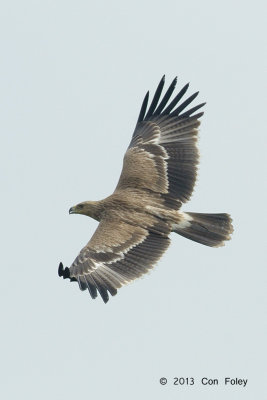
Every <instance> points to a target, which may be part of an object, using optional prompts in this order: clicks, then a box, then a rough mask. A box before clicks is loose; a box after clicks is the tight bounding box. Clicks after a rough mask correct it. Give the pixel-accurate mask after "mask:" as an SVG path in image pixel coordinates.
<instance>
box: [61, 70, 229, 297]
mask: <svg viewBox="0 0 267 400" xmlns="http://www.w3.org/2000/svg"><path fill="white" fill-rule="evenodd" d="M164 80H165V77H163V78H162V79H161V81H160V83H159V85H158V87H157V90H156V92H155V95H154V97H153V99H152V102H151V105H150V107H149V109H148V110H147V106H148V93H147V94H146V96H145V99H144V101H143V104H142V107H141V111H140V114H139V118H138V121H137V125H136V128H135V131H134V133H133V136H132V140H131V143H130V145H129V147H128V150H127V151H126V153H125V156H124V161H123V168H122V172H121V176H120V179H119V182H118V185H117V187H116V189H115V191H114V193H113V194H112V195H111V196H109V197H107V198H106V199H104V200H101V201H86V202H83V203H80V204H78V205H76V206H74V207H72V208H71V209H70V213H71V214H74V213H76V214H84V215H87V216H89V217H92V218H94V219H96V220H97V221H99V225H98V227H97V229H96V231H95V233H94V235H93V236H92V238H91V240H90V241H89V242H88V244H87V245H86V246H85V247H84V248H83V249H82V250H81V252H80V254H79V255H78V256H77V258H76V259H75V260H74V262H73V264H72V265H71V266H70V267H69V268H67V267H66V268H65V269H64V268H63V265H62V263H60V265H59V271H58V272H59V276H63V278H70V280H71V281H77V282H78V284H79V287H80V289H81V290H85V289H88V290H89V293H90V295H91V297H92V298H95V297H96V296H97V292H99V293H100V295H101V297H102V299H103V301H104V302H105V303H106V302H107V301H108V299H109V294H108V293H110V294H111V295H112V296H114V295H115V294H116V293H117V289H118V288H120V287H121V286H122V285H125V284H127V283H128V282H131V281H133V280H134V279H136V278H138V277H140V276H141V275H143V274H145V273H146V272H147V271H149V270H150V269H151V268H152V267H153V265H154V264H155V263H156V262H157V261H158V259H159V258H160V257H161V256H162V254H163V253H164V251H165V250H166V249H167V247H168V246H169V244H170V239H169V234H170V233H171V232H176V233H179V234H180V235H182V236H184V237H186V238H188V239H191V240H194V241H196V242H199V243H202V244H204V245H207V246H211V247H218V246H222V245H223V244H224V241H225V240H229V239H230V235H231V233H232V231H233V228H232V224H231V218H230V216H229V215H228V214H200V213H185V212H182V211H180V208H181V206H182V204H183V203H185V202H186V201H188V200H189V199H190V197H191V194H192V192H193V188H194V185H195V181H196V172H197V164H198V150H197V146H196V142H197V135H198V126H199V124H200V122H199V118H200V117H201V116H202V115H203V112H200V113H197V114H196V111H197V110H198V109H200V108H201V107H203V105H204V104H205V103H202V104H199V105H197V106H195V107H193V108H191V109H189V110H187V111H185V109H186V107H187V106H188V105H189V104H190V103H191V102H192V101H193V100H194V99H195V97H196V96H197V94H198V93H195V94H193V95H192V96H190V97H189V98H187V99H186V100H184V101H183V102H181V103H180V100H181V99H182V97H183V96H184V94H185V92H186V91H187V89H188V86H189V85H188V84H187V85H186V86H184V87H183V88H182V89H181V90H180V92H179V93H178V94H177V95H176V96H175V97H174V98H173V100H172V101H170V97H171V95H172V93H173V91H174V89H175V86H176V82H177V78H175V79H174V80H173V82H172V83H171V85H170V87H169V88H168V90H167V91H166V93H165V95H164V96H163V98H162V100H161V101H160V97H161V93H162V90H163V86H164Z"/></svg>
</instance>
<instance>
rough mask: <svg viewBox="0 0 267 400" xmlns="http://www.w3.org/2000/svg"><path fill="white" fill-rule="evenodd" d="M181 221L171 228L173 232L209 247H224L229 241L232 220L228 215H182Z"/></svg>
mask: <svg viewBox="0 0 267 400" xmlns="http://www.w3.org/2000/svg"><path fill="white" fill-rule="evenodd" d="M183 217H184V218H183V220H182V221H181V222H180V223H178V224H175V225H174V226H173V232H176V233H178V234H179V235H181V236H184V237H186V238H187V239H191V240H194V241H195V242H198V243H201V244H204V245H206V246H211V247H220V246H224V242H225V241H226V240H230V239H231V233H232V232H233V226H232V219H231V217H230V215H229V214H204V213H203V214H200V213H190V212H188V213H183Z"/></svg>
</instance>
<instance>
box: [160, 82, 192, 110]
mask: <svg viewBox="0 0 267 400" xmlns="http://www.w3.org/2000/svg"><path fill="white" fill-rule="evenodd" d="M188 88H189V83H187V84H186V85H185V86H184V87H183V88H182V89H181V90H180V92H179V93H178V94H177V95H176V96H175V97H174V99H173V100H172V101H171V102H170V104H169V105H168V107H167V108H166V109H165V110H164V111H163V113H162V114H163V115H167V114H170V112H171V111H172V109H173V108H174V107H175V106H176V104H177V103H178V102H179V101H180V100H181V98H182V97H183V95H184V94H185V93H186V92H187V90H188ZM172 114H173V112H172Z"/></svg>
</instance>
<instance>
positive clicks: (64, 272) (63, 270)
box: [58, 262, 70, 279]
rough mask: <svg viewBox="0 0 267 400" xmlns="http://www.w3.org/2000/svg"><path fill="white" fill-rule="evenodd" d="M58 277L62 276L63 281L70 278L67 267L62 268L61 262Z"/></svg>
mask: <svg viewBox="0 0 267 400" xmlns="http://www.w3.org/2000/svg"><path fill="white" fill-rule="evenodd" d="M58 276H60V277H61V276H63V279H67V278H70V269H69V268H68V267H65V268H64V267H63V264H62V262H60V263H59V267H58Z"/></svg>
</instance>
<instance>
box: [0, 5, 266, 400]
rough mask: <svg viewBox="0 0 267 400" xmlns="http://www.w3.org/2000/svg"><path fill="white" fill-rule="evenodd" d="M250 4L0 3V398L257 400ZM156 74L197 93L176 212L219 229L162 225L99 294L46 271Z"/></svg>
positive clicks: (257, 22)
mask: <svg viewBox="0 0 267 400" xmlns="http://www.w3.org/2000/svg"><path fill="white" fill-rule="evenodd" d="M264 3H265V2H263V1H254V2H251V1H235V2H233V1H228V0H226V1H224V2H221V1H220V2H216V1H211V0H203V1H201V2H200V1H187V2H184V1H171V0H166V1H164V2H158V1H153V2H152V1H135V2H127V1H117V0H116V1H112V2H108V1H99V2H92V1H81V0H78V1H76V2H71V1H29V0H25V1H12V0H11V1H8V2H7V1H6V2H2V4H1V11H0V31H1V34H0V37H1V63H0V70H1V74H0V103H1V104H0V110H1V111H0V119H1V122H0V124H1V126H0V132H1V148H0V151H1V157H0V163H1V210H2V215H1V244H2V252H1V255H2V262H1V264H2V275H1V279H0V286H1V288H0V296H1V299H0V303H1V309H2V310H1V345H0V346H1V356H0V360H1V361H0V362H1V371H0V376H1V381H2V382H1V385H0V395H1V398H2V399H5V400H13V399H27V400H35V399H39V400H43V399H45V400H47V399H50V400H63V399H64V400H69V399H78V398H85V399H87V398H88V399H89V398H94V399H104V398H109V399H118V400H122V399H126V398H127V399H130V400H132V399H136V398H140V399H144V398H153V399H155V400H161V399H170V400H172V399H177V398H183V399H190V400H191V399H197V400H201V399H205V400H208V399H214V398H216V400H220V399H226V398H227V399H228V400H231V399H240V398H242V399H252V398H259V399H263V398H266V395H267V388H266V356H267V354H266V337H267V329H266V297H267V296H266V283H267V282H266V281H267V279H266V278H267V275H266V265H264V259H265V260H266V239H265V238H266V218H265V215H266V168H265V165H266V123H265V115H266V102H265V104H264V100H265V98H266V87H265V88H264V83H265V81H266V72H265V74H264V69H265V71H266V52H264V50H266V42H264V39H265V37H266V32H264V26H265V25H266V19H265V16H264ZM164 73H165V74H166V82H167V83H170V82H171V81H172V79H173V78H174V76H176V75H178V78H179V79H178V88H181V87H182V86H183V85H184V84H186V83H187V82H188V81H190V83H191V85H190V90H189V94H192V93H193V92H194V91H196V90H199V91H200V95H199V97H198V99H197V101H195V103H194V104H197V103H198V102H202V101H207V105H206V106H205V115H204V117H203V118H202V125H201V131H200V142H199V146H200V153H201V162H200V169H199V177H198V184H197V186H196V189H195V193H194V196H193V198H192V200H191V202H190V203H188V204H186V205H185V206H184V210H187V211H194V212H210V213H212V212H229V213H231V214H232V217H233V220H234V228H235V232H234V236H233V240H232V241H231V242H229V243H227V245H226V246H225V247H223V248H220V249H212V248H208V247H205V246H201V245H199V244H197V243H194V242H191V241H189V240H187V239H184V238H182V237H180V236H178V235H175V234H173V236H172V245H171V247H170V248H169V250H168V251H167V253H166V254H165V255H164V256H163V258H162V259H161V261H160V262H159V263H158V265H157V267H156V268H155V269H154V270H153V271H152V272H151V273H150V274H149V275H148V276H145V277H144V278H143V279H139V280H138V281H135V282H134V283H133V284H131V285H128V286H127V287H124V288H122V289H120V290H119V292H118V295H117V296H115V297H114V298H112V299H111V300H110V302H109V303H108V304H106V305H105V304H104V303H103V302H102V301H101V299H99V298H98V299H97V300H95V301H93V300H91V298H90V296H89V294H88V293H86V292H80V290H79V289H78V286H77V285H76V283H69V281H63V280H62V279H59V278H58V277H57V267H58V263H59V262H60V261H63V263H64V264H65V265H70V264H71V262H72V261H73V259H74V258H75V257H76V255H77V254H78V252H79V250H80V249H81V248H82V247H83V246H84V245H85V244H86V243H87V241H88V240H89V238H90V237H91V235H92V233H93V232H94V230H95V228H96V226H97V223H96V222H95V221H93V220H91V219H89V218H86V217H84V216H80V215H78V216H77V215H74V216H73V215H72V216H69V215H68V209H69V208H70V206H72V205H74V204H76V203H78V202H80V201H83V200H89V199H90V200H97V199H101V198H103V197H105V196H107V195H109V194H110V193H111V192H112V191H113V190H114V187H115V185H116V183H117V180H118V177H119V174H120V170H121V165H122V158H123V154H124V152H125V150H126V148H127V146H128V144H129V141H130V138H131V135H132V132H133V129H134V126H135V123H136V119H137V116H138V113H139V109H140V106H141V102H142V100H143V97H144V95H145V92H146V91H147V90H148V89H150V90H151V92H152V93H153V91H154V90H155V88H156V86H157V84H158V82H159V80H160V79H161V77H162V75H163V74H164ZM264 145H265V147H264ZM264 186H265V187H264ZM264 219H265V220H264ZM227 376H229V377H232V378H235V377H238V378H246V379H248V384H247V387H245V388H242V387H229V386H227V387H225V386H224V383H223V380H224V378H225V377H227ZM161 377H166V378H168V380H169V381H168V384H167V385H166V386H161V385H160V384H159V379H160V378H161ZM174 377H194V378H195V382H196V383H195V385H194V386H193V387H186V386H183V387H178V386H174V385H173V378H174ZM202 377H210V378H218V379H219V380H220V385H219V386H218V387H205V386H202V385H201V383H200V379H201V378H202Z"/></svg>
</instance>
